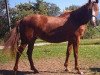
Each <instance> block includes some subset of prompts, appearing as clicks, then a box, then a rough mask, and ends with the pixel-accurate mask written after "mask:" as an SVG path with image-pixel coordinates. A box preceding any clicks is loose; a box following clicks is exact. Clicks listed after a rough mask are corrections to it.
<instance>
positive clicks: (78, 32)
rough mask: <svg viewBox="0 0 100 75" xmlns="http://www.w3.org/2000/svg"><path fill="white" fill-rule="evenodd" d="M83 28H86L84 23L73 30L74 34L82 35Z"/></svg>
mask: <svg viewBox="0 0 100 75" xmlns="http://www.w3.org/2000/svg"><path fill="white" fill-rule="evenodd" d="M85 29H86V25H81V26H80V27H79V28H78V29H77V30H76V32H75V34H76V35H77V36H80V37H82V36H83V35H84V32H85Z"/></svg>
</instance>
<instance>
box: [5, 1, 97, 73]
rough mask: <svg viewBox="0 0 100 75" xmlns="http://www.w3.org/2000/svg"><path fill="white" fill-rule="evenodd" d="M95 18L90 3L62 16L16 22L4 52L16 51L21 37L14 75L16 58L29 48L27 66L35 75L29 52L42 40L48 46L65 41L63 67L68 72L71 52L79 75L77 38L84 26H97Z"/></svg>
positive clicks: (31, 18)
mask: <svg viewBox="0 0 100 75" xmlns="http://www.w3.org/2000/svg"><path fill="white" fill-rule="evenodd" d="M97 14H98V0H95V1H91V0H89V1H88V3H86V4H85V5H83V6H82V7H80V8H78V9H76V10H74V11H71V12H68V13H64V14H62V15H61V16H58V17H53V16H44V15H40V14H36V15H35V14H33V15H30V16H26V17H24V18H23V19H22V20H20V21H19V22H17V25H16V27H15V28H14V29H13V30H12V34H11V37H10V38H9V39H8V41H7V42H6V43H5V49H6V48H7V47H8V46H10V47H11V50H13V51H15V50H16V49H17V42H18V40H19V39H18V37H19V33H20V39H21V43H20V46H19V47H18V50H16V51H15V52H16V61H15V66H14V71H17V70H18V62H19V58H20V56H21V54H22V52H23V50H24V49H25V47H26V46H27V45H28V50H27V55H28V60H29V62H30V67H31V70H33V71H34V73H38V70H37V69H36V68H35V66H34V63H33V60H32V51H33V48H34V43H35V41H36V39H37V38H40V39H42V40H45V41H47V42H51V43H59V42H65V41H68V47H67V52H66V60H65V63H64V66H65V68H66V71H68V60H69V56H70V53H71V49H72V48H73V50H74V58H75V69H76V70H77V71H78V73H80V74H81V72H80V69H79V66H78V47H79V42H80V37H81V36H82V35H83V34H84V31H85V25H86V24H87V23H88V22H89V21H90V20H92V22H93V24H94V25H96V19H95V18H94V16H97Z"/></svg>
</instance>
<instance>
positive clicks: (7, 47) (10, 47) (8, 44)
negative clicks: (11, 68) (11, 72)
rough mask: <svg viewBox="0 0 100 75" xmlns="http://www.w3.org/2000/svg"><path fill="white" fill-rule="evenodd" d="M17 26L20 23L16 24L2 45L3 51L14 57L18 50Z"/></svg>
mask: <svg viewBox="0 0 100 75" xmlns="http://www.w3.org/2000/svg"><path fill="white" fill-rule="evenodd" d="M19 24H20V21H17V22H16V26H15V27H14V28H13V29H12V30H11V31H10V37H9V38H8V39H7V41H5V43H4V49H3V51H10V52H11V54H13V55H15V54H16V52H17V48H18V41H19V31H18V30H19V29H18V27H19Z"/></svg>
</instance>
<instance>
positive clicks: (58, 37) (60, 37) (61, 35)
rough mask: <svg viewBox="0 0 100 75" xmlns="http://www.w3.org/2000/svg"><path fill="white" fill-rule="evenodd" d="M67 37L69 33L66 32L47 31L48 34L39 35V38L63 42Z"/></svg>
mask: <svg viewBox="0 0 100 75" xmlns="http://www.w3.org/2000/svg"><path fill="white" fill-rule="evenodd" d="M69 37H70V35H68V34H67V33H66V32H56V33H49V34H46V33H44V34H41V35H39V38H40V39H43V40H45V41H47V42H51V43H59V42H64V41H67V40H68V39H69Z"/></svg>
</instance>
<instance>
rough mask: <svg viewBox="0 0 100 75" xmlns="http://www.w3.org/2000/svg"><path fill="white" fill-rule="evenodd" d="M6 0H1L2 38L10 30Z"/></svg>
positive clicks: (0, 20) (0, 31)
mask: <svg viewBox="0 0 100 75" xmlns="http://www.w3.org/2000/svg"><path fill="white" fill-rule="evenodd" d="M5 10H6V4H5V0H0V14H1V15H0V38H2V37H3V36H4V34H5V33H6V32H7V31H8V30H9V26H8V21H7V13H6V11H5Z"/></svg>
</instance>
